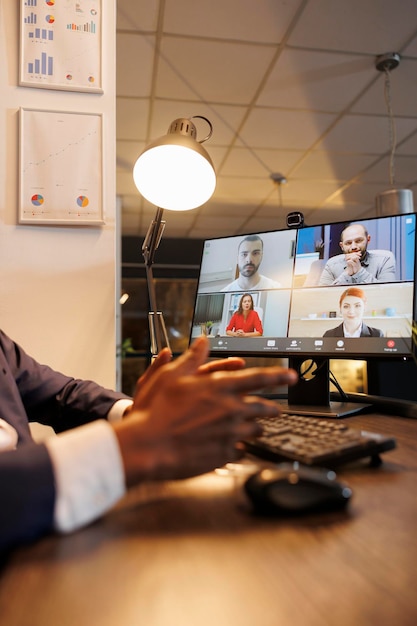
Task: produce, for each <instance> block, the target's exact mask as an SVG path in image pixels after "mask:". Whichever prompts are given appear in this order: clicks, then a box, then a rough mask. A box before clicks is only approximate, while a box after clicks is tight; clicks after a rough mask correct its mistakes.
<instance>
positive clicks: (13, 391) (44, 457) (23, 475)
mask: <svg viewBox="0 0 417 626" xmlns="http://www.w3.org/2000/svg"><path fill="white" fill-rule="evenodd" d="M121 398H126V396H125V395H124V394H121V393H117V392H115V391H111V390H108V389H104V388H103V387H101V386H99V385H97V384H96V383H94V382H92V381H82V380H76V379H74V378H71V377H69V376H65V375H64V374H61V373H59V372H56V371H54V370H52V369H51V368H50V367H48V366H46V365H41V364H40V363H38V362H37V361H35V360H34V359H32V358H31V357H30V356H29V355H28V354H26V353H25V352H24V350H22V348H21V347H20V346H18V345H17V344H16V343H15V342H13V341H12V340H11V339H10V338H9V337H7V335H5V334H4V333H3V332H2V331H0V418H2V419H3V420H5V421H6V422H8V423H9V424H11V425H12V426H13V427H14V428H15V430H16V431H17V433H18V444H17V448H16V450H11V451H7V452H2V453H0V550H1V549H4V548H7V547H10V546H11V545H12V544H13V543H16V542H22V541H26V540H31V539H33V538H35V537H37V536H39V535H40V534H42V533H44V532H47V531H50V530H51V528H52V525H53V514H54V503H55V486H54V475H53V470H52V464H51V460H50V457H49V454H48V452H47V449H46V447H45V446H44V445H42V444H36V443H34V442H33V440H32V437H31V434H30V429H29V422H30V421H37V422H40V423H42V424H47V425H49V426H52V428H53V429H54V430H55V431H56V432H61V431H63V430H67V429H68V428H71V427H74V426H78V425H81V424H85V423H87V422H91V421H93V420H96V419H100V418H106V417H107V414H108V412H109V410H110V408H111V407H112V405H113V404H114V402H116V400H119V399H121Z"/></svg>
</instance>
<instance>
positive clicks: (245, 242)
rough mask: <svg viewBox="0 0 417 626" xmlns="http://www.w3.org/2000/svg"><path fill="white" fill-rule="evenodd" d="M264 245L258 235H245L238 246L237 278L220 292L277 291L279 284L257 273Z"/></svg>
mask: <svg viewBox="0 0 417 626" xmlns="http://www.w3.org/2000/svg"><path fill="white" fill-rule="evenodd" d="M263 252H264V244H263V241H262V239H261V238H260V237H259V235H247V236H246V237H245V238H244V239H242V241H241V242H240V244H239V247H238V252H237V265H238V268H239V276H238V278H236V280H234V281H233V282H232V283H229V285H226V287H223V289H222V291H250V290H253V289H277V288H278V287H281V284H280V283H278V282H276V281H274V280H272V279H271V278H267V277H266V276H263V275H262V274H260V273H259V266H260V264H261V263H262V257H263Z"/></svg>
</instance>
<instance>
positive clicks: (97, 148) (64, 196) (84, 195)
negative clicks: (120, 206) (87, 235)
mask: <svg viewBox="0 0 417 626" xmlns="http://www.w3.org/2000/svg"><path fill="white" fill-rule="evenodd" d="M19 130H20V142H19V144H20V152H19V160H20V163H19V166H20V181H19V223H21V224H70V225H94V224H103V223H104V221H103V158H102V115H101V114H94V113H70V112H61V111H42V110H36V109H24V108H22V109H20V119H19Z"/></svg>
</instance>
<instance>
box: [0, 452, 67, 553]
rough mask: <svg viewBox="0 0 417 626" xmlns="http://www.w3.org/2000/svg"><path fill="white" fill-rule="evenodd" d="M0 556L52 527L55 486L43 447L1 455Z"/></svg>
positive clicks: (47, 456) (50, 466)
mask: <svg viewBox="0 0 417 626" xmlns="http://www.w3.org/2000/svg"><path fill="white" fill-rule="evenodd" d="M0 476H1V480H0V503H1V504H0V553H1V552H7V551H8V550H9V549H11V548H12V547H13V546H14V545H16V544H19V543H24V542H29V541H32V540H34V539H36V538H37V537H39V536H41V535H43V534H45V533H47V532H50V531H51V530H52V528H53V515H54V502H55V486H54V475H53V471H52V464H51V461H50V457H49V454H48V452H47V450H46V447H45V446H44V445H41V444H34V443H30V444H26V445H23V446H21V447H20V448H18V449H17V450H12V451H10V452H2V453H1V454H0Z"/></svg>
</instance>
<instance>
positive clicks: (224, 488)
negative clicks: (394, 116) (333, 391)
mask: <svg viewBox="0 0 417 626" xmlns="http://www.w3.org/2000/svg"><path fill="white" fill-rule="evenodd" d="M350 423H351V424H354V425H356V426H361V427H364V428H367V429H368V430H374V431H378V432H382V433H386V434H390V435H395V436H396V437H397V441H398V448H397V449H396V450H394V451H392V452H388V453H386V454H385V455H384V460H385V462H384V464H383V465H382V466H381V467H380V468H378V469H373V468H370V467H368V466H365V467H363V466H361V467H358V466H354V467H353V466H351V467H350V468H349V469H345V470H343V471H340V470H339V478H340V479H342V480H345V481H347V482H348V483H349V484H350V485H351V487H352V488H353V491H354V497H353V500H352V503H351V505H350V507H349V509H348V510H347V511H346V512H343V513H342V512H338V513H331V514H326V515H324V514H322V515H315V516H313V515H310V516H308V517H303V518H298V519H260V518H256V517H255V516H253V515H251V513H250V511H249V508H248V504H247V501H246V500H245V497H244V495H243V492H242V490H241V486H240V483H241V478H236V477H231V476H220V475H216V474H214V473H213V474H210V475H206V476H203V477H200V478H197V479H193V480H188V481H183V482H178V483H175V484H174V483H170V484H166V485H157V486H143V487H141V488H139V489H137V490H135V491H134V492H132V493H130V494H129V496H128V497H127V498H126V499H125V500H124V501H123V502H122V503H121V504H120V505H119V506H118V507H117V508H116V509H115V510H114V511H113V512H112V513H111V514H109V515H108V516H106V517H105V518H104V519H103V520H100V521H99V522H98V523H96V524H94V525H92V526H90V527H89V528H86V529H84V530H82V531H80V532H77V533H75V534H73V535H70V536H66V537H56V536H51V537H47V538H45V539H42V540H41V541H39V542H38V543H36V544H35V545H33V546H30V547H25V548H21V549H19V550H17V551H16V552H15V553H14V554H13V555H12V557H11V558H10V560H9V562H8V564H7V565H6V567H5V568H4V570H3V573H2V576H1V578H0V621H1V623H2V624H4V625H7V626H98V625H100V626H139V625H143V626H145V625H146V626H327V625H329V626H336V625H337V626H367V625H369V626H375V625H379V626H385V625H386V626H408V625H409V626H411V625H413V626H414V625H415V624H416V623H417V587H416V575H417V540H416V535H417V532H416V526H417V421H415V420H411V419H405V418H393V417H388V416H382V415H381V416H377V415H372V416H359V417H354V418H351V419H350Z"/></svg>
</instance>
